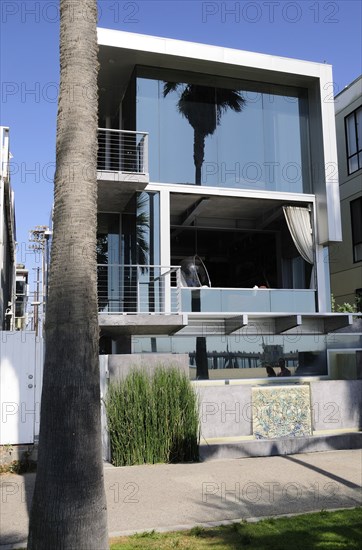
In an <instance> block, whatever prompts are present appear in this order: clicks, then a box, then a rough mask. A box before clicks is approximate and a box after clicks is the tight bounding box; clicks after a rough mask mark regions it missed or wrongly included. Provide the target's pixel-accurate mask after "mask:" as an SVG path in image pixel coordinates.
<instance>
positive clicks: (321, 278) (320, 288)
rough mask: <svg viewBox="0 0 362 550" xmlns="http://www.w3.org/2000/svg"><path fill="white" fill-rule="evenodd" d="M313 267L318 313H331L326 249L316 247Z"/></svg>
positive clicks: (319, 246)
mask: <svg viewBox="0 0 362 550" xmlns="http://www.w3.org/2000/svg"><path fill="white" fill-rule="evenodd" d="M315 267H316V272H317V292H318V312H319V313H325V312H328V311H331V291H330V281H329V255H328V248H326V247H323V246H321V245H317V246H316V249H315Z"/></svg>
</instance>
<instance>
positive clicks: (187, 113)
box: [163, 82, 245, 379]
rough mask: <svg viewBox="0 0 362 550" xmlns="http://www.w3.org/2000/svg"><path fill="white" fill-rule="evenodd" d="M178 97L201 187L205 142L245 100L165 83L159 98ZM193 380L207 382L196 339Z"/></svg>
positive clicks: (195, 304)
mask: <svg viewBox="0 0 362 550" xmlns="http://www.w3.org/2000/svg"><path fill="white" fill-rule="evenodd" d="M176 91H177V92H178V93H179V100H178V102H177V109H178V111H179V113H180V114H181V115H182V116H184V117H185V118H186V120H187V121H188V123H189V124H190V125H191V126H192V128H193V130H194V164H195V184H196V185H201V170H202V165H203V163H204V158H205V139H206V137H207V136H211V135H212V134H213V133H214V132H215V130H216V128H217V126H219V124H220V122H221V117H222V115H223V113H225V112H226V111H227V110H228V109H232V110H233V111H235V112H236V113H240V112H241V111H242V109H243V107H244V105H245V99H244V98H243V96H242V95H241V94H240V92H239V91H238V90H235V89H224V88H215V87H212V86H200V85H198V84H185V83H180V82H165V83H164V87H163V97H166V96H167V95H168V94H169V93H171V92H176ZM192 311H200V291H199V290H196V291H192ZM196 378H197V379H207V378H209V369H208V364H207V350H206V338H205V337H204V336H198V337H197V338H196Z"/></svg>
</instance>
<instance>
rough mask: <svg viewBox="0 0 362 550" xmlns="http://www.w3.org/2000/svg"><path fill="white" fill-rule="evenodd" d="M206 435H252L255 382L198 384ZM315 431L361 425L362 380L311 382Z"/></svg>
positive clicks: (205, 436) (202, 427) (203, 428)
mask: <svg viewBox="0 0 362 550" xmlns="http://www.w3.org/2000/svg"><path fill="white" fill-rule="evenodd" d="M195 387H196V388H197V391H198V394H199V398H200V417H201V434H202V437H203V438H205V439H208V438H219V437H238V436H244V437H245V436H252V433H253V432H252V399H251V390H252V387H253V386H252V385H247V384H240V385H225V386H216V385H211V384H208V385H201V384H197V383H196V384H195ZM310 391H311V409H312V428H313V431H325V430H327V431H330V430H333V431H335V430H343V429H346V430H347V429H360V428H362V380H326V381H315V382H310Z"/></svg>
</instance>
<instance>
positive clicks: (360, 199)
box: [349, 197, 362, 263]
mask: <svg viewBox="0 0 362 550" xmlns="http://www.w3.org/2000/svg"><path fill="white" fill-rule="evenodd" d="M355 203H360V207H361V210H362V197H358V198H357V199H354V200H353V201H350V203H349V206H350V213H351V232H352V253H353V263H359V262H362V256H361V258H359V259H356V246H357V245H361V246H362V229H361V235H359V236H357V235H356V234H355V228H354V226H355V223H354V216H353V212H354V207H353V205H354V204H355ZM357 239H359V240H357Z"/></svg>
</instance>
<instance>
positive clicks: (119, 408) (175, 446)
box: [105, 366, 200, 466]
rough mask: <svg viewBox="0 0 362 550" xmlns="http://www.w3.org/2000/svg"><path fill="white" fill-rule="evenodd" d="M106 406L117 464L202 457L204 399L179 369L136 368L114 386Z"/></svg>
mask: <svg viewBox="0 0 362 550" xmlns="http://www.w3.org/2000/svg"><path fill="white" fill-rule="evenodd" d="M105 404H106V411H107V421H108V429H109V435H110V442H111V454H112V463H113V464H114V465H115V466H132V465H134V464H145V463H147V464H155V463H157V462H164V463H169V462H186V461H195V460H198V458H199V432H200V428H199V407H198V399H197V395H196V393H195V390H194V389H193V387H192V385H191V383H190V381H189V379H188V378H187V376H186V375H185V374H184V373H183V372H181V371H180V370H179V369H177V368H174V367H171V368H166V367H163V366H159V367H156V369H155V370H154V372H153V373H152V374H148V373H147V372H145V371H144V370H140V369H138V370H136V369H135V370H132V371H131V372H130V373H129V374H128V375H127V376H126V377H125V378H124V379H123V380H121V381H119V382H117V383H112V384H110V386H109V389H108V394H107V398H106V403H105Z"/></svg>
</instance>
